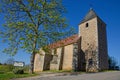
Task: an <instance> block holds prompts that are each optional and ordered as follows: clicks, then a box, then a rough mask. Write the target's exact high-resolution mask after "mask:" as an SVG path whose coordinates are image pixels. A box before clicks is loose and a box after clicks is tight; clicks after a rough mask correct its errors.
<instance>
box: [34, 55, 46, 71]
mask: <svg viewBox="0 0 120 80" xmlns="http://www.w3.org/2000/svg"><path fill="white" fill-rule="evenodd" d="M44 57H45V56H44V55H40V54H39V53H37V54H35V60H34V71H35V72H38V71H43V67H44Z"/></svg>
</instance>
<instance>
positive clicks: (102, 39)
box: [98, 19, 108, 70]
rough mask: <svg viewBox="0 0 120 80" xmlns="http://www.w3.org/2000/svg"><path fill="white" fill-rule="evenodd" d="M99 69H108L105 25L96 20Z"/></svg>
mask: <svg viewBox="0 0 120 80" xmlns="http://www.w3.org/2000/svg"><path fill="white" fill-rule="evenodd" d="M98 40H99V41H98V44H99V69H100V70H106V69H108V51H107V36H106V24H105V23H104V22H103V21H102V20H100V19H98Z"/></svg>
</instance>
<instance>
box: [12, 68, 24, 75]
mask: <svg viewBox="0 0 120 80" xmlns="http://www.w3.org/2000/svg"><path fill="white" fill-rule="evenodd" d="M13 73H14V74H23V73H24V70H23V69H13Z"/></svg>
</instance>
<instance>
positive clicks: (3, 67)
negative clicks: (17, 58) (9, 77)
mask: <svg viewBox="0 0 120 80" xmlns="http://www.w3.org/2000/svg"><path fill="white" fill-rule="evenodd" d="M13 68H14V66H13V65H0V72H10V71H12V70H13Z"/></svg>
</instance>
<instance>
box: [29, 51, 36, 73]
mask: <svg viewBox="0 0 120 80" xmlns="http://www.w3.org/2000/svg"><path fill="white" fill-rule="evenodd" d="M34 58H35V52H33V53H32V54H31V58H30V74H33V73H34Z"/></svg>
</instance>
